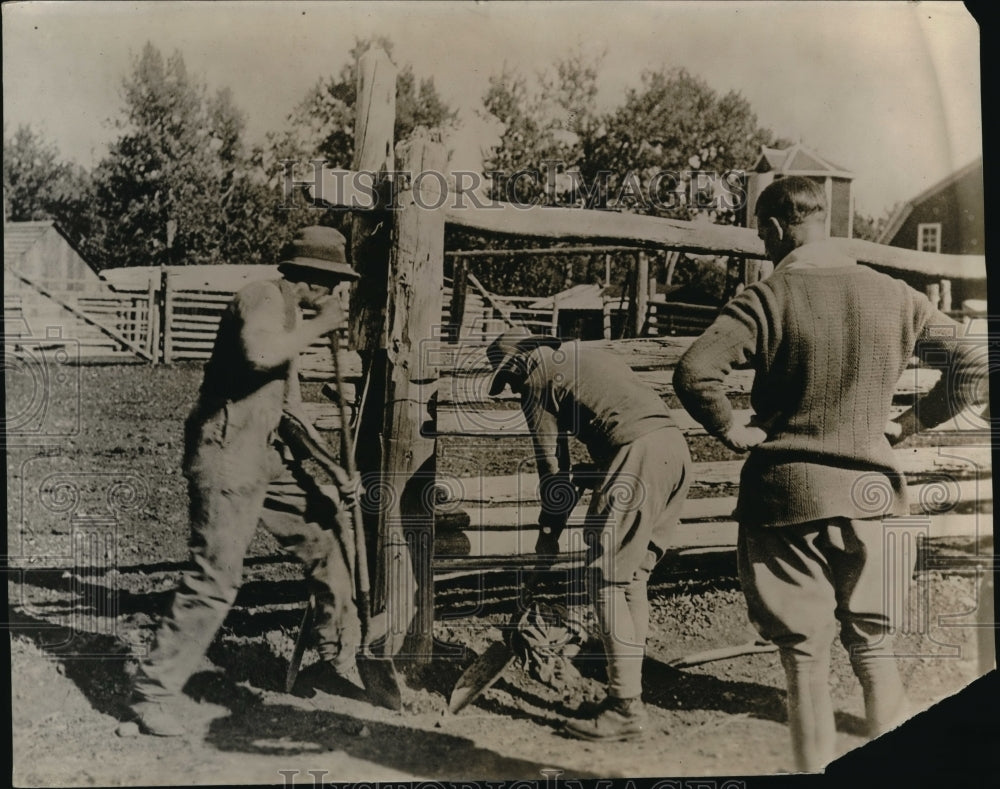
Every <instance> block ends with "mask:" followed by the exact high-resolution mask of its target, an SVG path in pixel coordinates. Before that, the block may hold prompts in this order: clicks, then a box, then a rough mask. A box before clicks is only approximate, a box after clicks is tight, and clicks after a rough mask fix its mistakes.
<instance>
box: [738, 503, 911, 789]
mask: <svg viewBox="0 0 1000 789" xmlns="http://www.w3.org/2000/svg"><path fill="white" fill-rule="evenodd" d="M883 540H884V536H883V529H882V523H881V519H864V520H851V519H848V518H830V519H826V520H820V521H812V522H809V523H802V524H797V525H793V526H777V527H766V526H764V527H761V526H753V527H750V526H744V525H741V526H740V530H739V537H738V540H737V562H738V566H739V574H740V582H741V584H742V586H743V593H744V596H745V597H746V601H747V609H748V612H749V615H750V620H751V621H752V622H753V623H754V625H755V626H756V628H757V630H758V631H759V632H760V634H761V635H762V636H763V637H764V638H767V639H769V640H770V641H773V642H774V643H775V644H777V645H778V649H779V651H780V655H781V663H782V666H783V667H784V670H785V677H786V680H787V684H788V718H789V726H790V729H791V735H792V746H793V749H794V751H795V754H796V761H797V764H798V767H799V769H802V770H808V771H815V770H819V769H822V767H823V766H825V765H826V764H827V763H828V762H830V761H831V760H832V759H833V755H834V743H835V728H834V716H833V700H832V698H831V696H830V686H829V681H830V676H829V675H830V648H831V644H832V642H833V639H834V636H835V634H836V630H837V625H838V623H839V627H840V640H841V642H842V643H843V645H844V647H845V648H846V649H847V652H848V655H849V656H850V660H851V666H852V668H853V670H854V674H855V676H857V678H858V680H859V682H860V683H861V688H862V691H863V693H864V699H865V715H866V718H867V724H868V730H869V734H870V735H871V736H875V735H878V734H881V733H882V732H884V731H886V730H888V729H889V728H891V727H892V726H893V725H895V724H896V723H898V722H899V719H900V716H901V714H902V713H903V711H904V709H905V706H906V703H905V693H904V691H903V684H902V680H901V678H900V676H899V669H898V666H897V664H896V659H895V656H894V654H893V632H894V627H895V623H894V622H893V621H892V609H891V607H890V606H889V605H888V604H887V601H888V599H889V596H888V595H887V594H886V588H885V583H886V579H885V565H884V562H883V556H884V549H883ZM902 570H903V573H904V577H903V578H901V579H898V580H899V581H902V582H906V581H907V580H908V578H909V574H910V572H911V571H912V568H902Z"/></svg>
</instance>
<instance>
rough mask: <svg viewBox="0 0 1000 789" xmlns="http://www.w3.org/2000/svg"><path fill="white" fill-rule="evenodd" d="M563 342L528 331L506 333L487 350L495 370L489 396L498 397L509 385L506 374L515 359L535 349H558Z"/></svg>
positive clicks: (513, 330)
mask: <svg viewBox="0 0 1000 789" xmlns="http://www.w3.org/2000/svg"><path fill="white" fill-rule="evenodd" d="M560 345H562V340H560V339H558V338H557V337H549V336H547V335H544V334H532V333H531V332H529V331H528V330H527V329H512V330H511V331H508V332H504V333H503V334H501V335H500V336H499V337H497V338H496V339H495V340H494V341H493V342H491V343H490V345H489V347H488V348H487V349H486V358H487V359H488V360H489V362H490V366H491V367H492V368H493V374H492V375H491V376H490V381H489V395H490V397H496V396H497V395H498V394H500V392H502V391H503V388H504V387H505V386H506V385H507V379H506V377H505V375H504V374H505V373H506V372H508V371H509V368H510V364H511V362H512V361H514V359H515V358H516V357H517V356H519V355H521V354H523V353H529V352H531V351H533V350H534V349H535V348H540V347H543V346H544V347H546V348H558V347H559V346H560Z"/></svg>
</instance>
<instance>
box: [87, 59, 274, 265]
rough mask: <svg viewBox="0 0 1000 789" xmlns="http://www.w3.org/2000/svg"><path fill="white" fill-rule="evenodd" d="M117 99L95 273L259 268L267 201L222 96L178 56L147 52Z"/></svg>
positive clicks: (267, 249)
mask: <svg viewBox="0 0 1000 789" xmlns="http://www.w3.org/2000/svg"><path fill="white" fill-rule="evenodd" d="M122 98H123V108H122V115H121V117H120V118H119V119H118V120H117V122H116V125H117V128H118V129H119V131H120V134H119V137H118V138H117V139H116V140H115V141H114V142H113V143H112V144H111V146H110V150H109V153H108V156H107V157H106V158H105V159H104V160H102V161H101V162H100V163H99V164H98V166H97V167H96V168H95V171H94V174H93V180H94V204H93V213H94V225H95V233H94V235H93V237H92V238H91V239H89V240H88V247H89V251H91V252H92V254H93V255H94V257H95V258H96V259H97V260H98V262H99V264H100V265H102V266H103V267H112V266H129V265H157V264H171V265H181V264H192V263H221V262H234V263H253V262H266V261H267V260H268V259H269V258H270V254H272V253H273V249H272V248H273V244H272V243H270V238H269V232H268V231H269V227H268V222H267V221H266V217H267V211H266V210H265V208H266V206H267V204H268V202H270V198H269V195H268V193H267V190H266V188H265V185H264V184H263V183H261V182H260V179H259V178H256V179H255V178H254V177H253V174H252V173H251V168H250V166H249V163H250V158H249V156H248V154H247V152H246V150H245V148H244V144H243V142H242V135H243V129H244V118H243V115H242V113H240V111H239V110H238V109H237V108H236V107H235V106H234V104H233V101H232V96H231V94H230V93H229V91H228V90H222V91H219V92H218V93H216V94H215V95H212V96H209V95H208V94H207V90H206V88H205V86H204V85H203V84H201V83H200V82H199V81H197V80H196V79H194V78H192V77H191V76H190V75H189V74H188V72H187V69H186V68H185V65H184V60H183V58H182V57H181V55H180V54H179V53H174V54H173V55H171V56H170V57H169V58H166V59H165V58H164V57H163V55H162V54H161V53H160V52H159V50H157V49H156V47H154V46H153V45H152V44H149V43H147V44H146V46H145V47H144V48H143V51H142V53H141V55H140V56H139V57H138V58H137V60H136V62H135V63H134V67H133V71H132V73H131V74H130V75H129V76H128V77H127V78H126V79H125V80H124V81H123V85H122ZM262 219H263V220H264V221H262Z"/></svg>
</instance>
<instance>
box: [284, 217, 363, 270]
mask: <svg viewBox="0 0 1000 789" xmlns="http://www.w3.org/2000/svg"><path fill="white" fill-rule="evenodd" d="M346 245H347V241H346V240H345V239H344V237H343V236H342V235H341V234H340V233H338V232H337V231H336V230H334V229H333V228H332V227H322V226H320V225H310V226H309V227H304V228H302V229H301V230H299V232H298V233H296V234H295V238H293V239H292V240H291V242H289V244H288V245H287V246H286V247H285V249H284V251H283V253H282V260H281V262H280V263H279V264H278V271H280V272H281V273H282V274H286V273H292V272H295V271H299V272H300V273H301V274H302V276H303V277H304V278H307V279H331V278H332V279H338V280H341V279H357V278H358V275H357V273H356V272H355V271H354V269H352V268H351V267H350V266H349V265H348V263H347V255H346V254H345V252H344V248H345V246H346Z"/></svg>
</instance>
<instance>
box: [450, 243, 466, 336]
mask: <svg viewBox="0 0 1000 789" xmlns="http://www.w3.org/2000/svg"><path fill="white" fill-rule="evenodd" d="M468 271H469V261H468V259H466V258H462V257H460V258H456V259H455V268H454V271H453V273H452V283H451V310H450V313H451V338H450V339H451V341H452V342H453V343H454V342H458V341H459V340H460V339H461V338H462V321H463V318H464V317H465V293H466V290H467V289H468V285H469V282H468V276H467V274H468Z"/></svg>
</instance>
